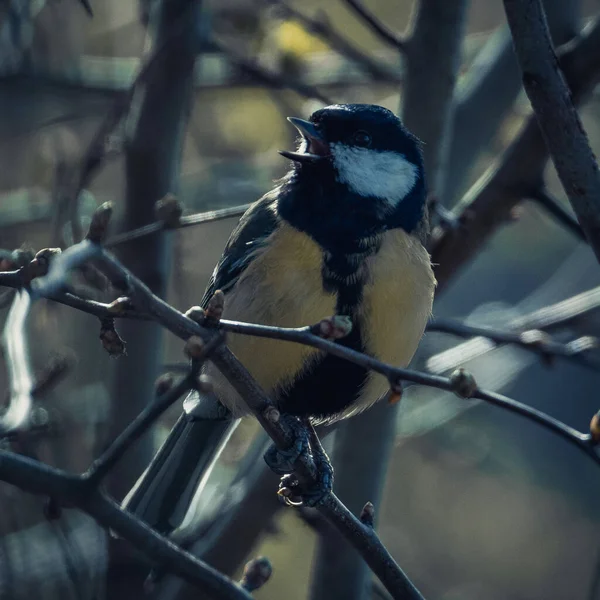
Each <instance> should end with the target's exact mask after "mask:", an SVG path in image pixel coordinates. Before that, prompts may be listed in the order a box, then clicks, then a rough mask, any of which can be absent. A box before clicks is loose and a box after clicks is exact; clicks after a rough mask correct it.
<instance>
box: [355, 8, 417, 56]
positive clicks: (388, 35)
mask: <svg viewBox="0 0 600 600" xmlns="http://www.w3.org/2000/svg"><path fill="white" fill-rule="evenodd" d="M344 1H345V3H346V4H347V5H348V7H349V8H351V9H352V10H353V11H354V13H355V14H356V15H358V16H359V17H360V19H361V20H362V21H363V22H364V23H365V24H366V25H367V26H368V27H369V28H370V29H372V30H373V31H374V32H375V33H376V34H377V36H378V37H379V38H380V39H381V40H383V41H384V42H385V43H386V44H389V45H390V46H392V48H396V50H400V52H404V50H405V49H406V44H405V41H404V40H403V39H402V38H401V37H400V36H398V35H396V34H395V33H394V32H393V31H391V30H390V29H388V28H387V27H386V26H385V25H384V24H383V23H382V22H381V21H380V20H379V19H378V18H377V17H376V16H375V15H374V14H373V13H372V12H371V11H369V10H368V9H367V8H365V6H364V5H363V4H362V2H360V1H359V0H344Z"/></svg>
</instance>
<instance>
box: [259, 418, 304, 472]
mask: <svg viewBox="0 0 600 600" xmlns="http://www.w3.org/2000/svg"><path fill="white" fill-rule="evenodd" d="M280 423H281V424H282V425H283V428H284V429H285V430H286V431H287V432H288V434H289V437H290V438H291V440H292V444H291V446H290V447H289V448H288V449H287V450H280V449H279V448H277V446H275V445H272V446H270V447H269V449H268V450H267V452H266V453H265V457H264V458H265V462H266V463H267V465H268V466H269V468H270V469H271V471H273V472H274V473H277V475H285V474H286V473H291V472H292V471H293V470H294V463H295V462H296V461H297V460H298V458H299V457H300V456H301V455H302V454H305V453H308V452H310V441H309V433H308V431H307V429H306V427H305V426H304V424H303V423H302V422H301V421H300V419H298V417H294V416H293V415H287V414H285V413H284V414H282V415H281V417H280Z"/></svg>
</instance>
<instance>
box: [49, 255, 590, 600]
mask: <svg viewBox="0 0 600 600" xmlns="http://www.w3.org/2000/svg"><path fill="white" fill-rule="evenodd" d="M55 260H56V261H60V260H62V256H60V255H59V256H58V257H56V258H55ZM96 260H97V263H98V266H99V268H100V269H101V271H102V272H103V273H104V274H105V275H106V276H107V277H108V279H109V280H110V281H111V282H112V283H113V285H115V286H116V287H117V288H118V289H120V290H121V291H122V292H123V293H124V294H126V295H127V296H128V297H129V298H131V301H132V303H133V305H134V306H135V307H136V308H138V309H140V310H142V311H144V312H145V313H146V314H148V315H151V316H152V317H153V318H154V319H155V320H156V321H157V322H158V323H160V324H161V325H163V326H164V327H166V328H167V329H169V330H170V331H171V332H172V333H174V334H175V335H177V336H179V337H181V338H182V339H185V340H187V339H188V338H190V337H191V336H199V337H200V338H202V339H203V340H204V342H205V343H210V342H211V340H213V339H214V337H215V336H217V335H219V333H218V330H215V329H206V328H204V327H202V326H200V325H199V324H198V323H196V322H194V321H192V320H191V319H190V318H188V317H187V316H185V315H183V314H182V313H180V312H179V311H177V310H176V309H174V308H173V307H172V306H170V305H169V304H167V303H166V302H164V301H163V300H161V299H160V298H158V297H157V296H156V295H154V294H152V292H150V290H149V289H148V287H147V286H145V285H144V284H143V283H142V282H141V281H140V280H139V279H137V278H136V277H134V276H133V275H132V274H131V273H130V272H129V271H128V270H127V269H125V267H123V266H122V265H121V264H120V263H119V261H117V260H116V259H115V258H114V257H112V256H111V255H110V254H109V253H107V252H106V251H105V250H103V249H101V248H100V247H99V249H98V255H97V259H96ZM335 319H336V318H335V317H334V318H333V319H326V320H325V321H322V322H320V323H318V324H317V325H316V326H314V327H304V328H299V329H286V328H277V327H266V326H261V325H252V324H245V323H238V322H234V321H220V322H219V323H220V326H219V329H221V330H224V331H231V332H234V333H239V334H244V335H254V336H258V337H269V338H274V339H281V340H287V341H291V342H295V343H301V344H305V345H309V346H312V347H315V348H318V349H320V350H323V351H325V352H328V353H330V354H333V355H336V356H340V357H341V358H344V359H346V360H349V361H351V362H353V363H355V364H358V365H360V366H363V367H365V368H367V369H371V370H374V371H376V372H378V373H380V374H382V375H384V376H385V377H387V379H388V380H389V381H390V385H391V387H392V388H394V389H397V387H398V385H399V384H400V382H401V381H412V382H414V383H417V384H421V385H428V386H432V387H436V388H439V389H443V390H446V391H451V392H453V393H456V394H457V395H459V396H460V397H463V398H477V399H480V400H484V401H486V402H488V403H491V404H495V405H497V406H499V407H501V408H504V409H505V410H509V411H511V412H515V413H517V414H519V415H521V416H523V417H525V418H527V419H529V420H532V421H534V422H537V423H538V424H541V425H542V426H544V427H546V428H547V429H550V430H552V431H553V432H555V433H556V434H558V435H559V436H561V437H563V438H564V439H566V440H567V441H569V442H570V443H571V444H573V445H575V446H576V447H577V448H579V449H580V450H581V451H582V452H584V453H585V454H587V455H588V456H590V457H591V458H592V459H593V460H594V461H595V462H596V463H597V464H600V457H599V456H598V455H597V454H596V452H595V449H594V441H593V440H597V439H599V438H600V436H598V435H597V433H596V432H594V436H595V437H594V438H592V435H590V434H584V433H581V432H579V431H577V430H575V429H573V428H571V427H569V426H567V425H565V424H563V423H561V422H560V421H557V420H556V419H553V418H552V417H550V416H548V415H546V414H544V413H542V412H540V411H537V410H535V409H533V408H530V407H528V406H526V405H524V404H521V403H519V402H517V401H515V400H512V399H510V398H507V397H505V396H502V395H500V394H494V393H491V392H487V391H484V390H480V389H479V388H478V387H477V384H476V382H475V381H474V379H473V378H472V377H471V376H470V375H468V374H466V373H465V372H463V371H461V370H459V371H457V372H455V373H454V374H453V375H452V376H451V377H449V378H447V377H440V376H434V375H428V374H426V373H421V372H419V371H413V370H409V369H401V368H397V367H393V366H391V365H386V364H385V363H382V362H380V361H378V360H376V359H374V358H372V357H370V356H367V355H364V354H361V353H360V352H356V351H354V350H351V349H349V348H346V347H343V346H340V345H338V344H336V343H333V342H330V341H328V340H326V339H323V338H322V337H319V335H316V334H315V332H324V333H326V332H327V331H329V332H331V331H332V329H335V325H336V323H337V324H338V325H339V324H340V323H339V322H337V321H335ZM211 360H212V362H213V363H214V364H215V366H216V367H217V368H218V369H219V370H220V371H221V372H222V373H223V375H224V376H225V377H227V379H228V381H230V382H231V384H232V385H233V386H234V388H235V389H236V391H237V392H238V393H239V394H240V395H241V396H242V398H244V400H245V401H246V403H247V404H248V407H249V408H250V410H251V411H252V412H253V413H254V415H255V416H256V418H257V419H258V421H259V422H260V423H261V425H262V426H263V428H264V429H265V431H266V432H267V433H268V434H269V436H270V437H271V439H273V441H274V442H275V444H276V445H277V446H278V447H279V448H281V449H286V448H287V446H288V445H289V443H290V440H289V438H288V432H287V430H286V429H285V428H284V426H283V425H282V422H281V421H282V420H281V419H279V418H278V416H279V412H278V411H277V410H276V409H275V407H274V406H273V404H272V402H271V400H270V398H269V397H268V396H267V395H266V394H265V393H264V392H263V390H262V389H261V388H260V387H259V386H258V385H257V383H256V382H255V381H254V380H253V379H252V377H251V376H250V374H249V373H248V372H247V370H246V369H245V368H244V367H243V365H241V364H240V363H239V361H238V360H237V359H236V358H235V356H233V354H232V353H231V352H230V351H229V349H228V348H227V347H226V346H222V345H221V346H219V347H218V348H216V349H215V351H214V354H213V355H212V359H211ZM295 469H296V473H297V474H298V476H299V477H300V479H301V480H302V481H303V482H308V483H311V482H312V483H314V477H315V472H314V465H313V464H312V460H311V458H310V457H309V456H307V455H305V454H303V455H302V456H301V457H300V458H299V459H298V460H297V462H296V463H295ZM319 510H320V511H321V512H322V514H324V515H325V516H326V517H327V518H328V519H329V520H330V521H331V523H332V524H334V525H335V526H336V527H337V529H338V530H339V531H340V532H341V533H342V535H344V536H345V537H346V538H347V539H348V540H349V541H350V542H351V543H352V544H353V545H354V546H355V548H356V549H357V550H358V551H359V552H360V553H361V555H362V556H363V558H364V559H365V561H366V562H367V564H369V566H370V567H371V569H372V570H373V571H374V573H375V574H376V575H377V576H378V577H379V579H380V580H381V581H382V583H383V584H384V585H385V587H386V589H387V590H388V591H389V592H390V593H391V594H392V596H393V597H394V598H404V599H405V598H413V599H418V598H421V596H420V594H419V593H418V591H417V590H416V589H415V588H414V586H413V585H412V583H411V582H410V581H409V580H408V578H407V577H406V575H405V574H404V572H403V571H402V570H401V569H400V567H399V566H398V565H397V564H396V563H395V562H394V560H393V559H392V558H391V556H390V555H389V553H388V551H387V550H386V549H385V547H384V546H383V544H382V543H381V541H380V540H379V538H378V537H377V535H376V533H375V532H374V531H373V529H372V528H371V527H370V526H368V525H365V524H364V523H362V522H361V521H359V520H358V519H357V518H356V517H354V516H353V515H352V513H350V511H348V509H347V508H346V507H345V506H344V505H343V504H342V503H341V502H340V501H339V500H338V499H337V497H336V496H335V495H334V494H330V495H328V496H327V497H326V498H325V499H324V501H323V503H322V505H321V506H320V507H319ZM115 530H116V528H115Z"/></svg>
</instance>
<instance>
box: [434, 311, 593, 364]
mask: <svg viewBox="0 0 600 600" xmlns="http://www.w3.org/2000/svg"><path fill="white" fill-rule="evenodd" d="M427 330H428V331H437V332H440V333H449V334H451V335H456V336H458V337H467V338H468V337H485V338H487V339H488V340H491V341H493V342H495V343H496V344H512V345H514V346H519V347H520V348H523V349H524V350H528V351H530V352H534V353H536V354H539V355H540V356H541V357H542V359H544V360H546V361H549V360H551V359H553V358H564V359H566V360H570V361H572V362H575V363H576V364H579V365H581V366H584V367H587V368H589V369H593V370H598V369H600V360H598V359H597V358H596V357H593V356H589V355H588V352H589V351H590V350H594V349H596V348H597V347H598V341H597V340H596V339H595V338H592V337H589V336H584V337H582V338H578V339H576V340H573V341H571V342H569V343H567V344H563V343H561V342H557V341H555V340H553V339H552V338H551V337H550V336H549V335H548V334H547V333H544V332H543V331H540V330H539V329H528V330H526V331H520V332H514V331H501V330H499V329H495V328H492V327H475V326H472V325H466V324H465V323H461V322H460V321H451V320H449V319H434V320H433V321H430V322H429V324H428V325H427Z"/></svg>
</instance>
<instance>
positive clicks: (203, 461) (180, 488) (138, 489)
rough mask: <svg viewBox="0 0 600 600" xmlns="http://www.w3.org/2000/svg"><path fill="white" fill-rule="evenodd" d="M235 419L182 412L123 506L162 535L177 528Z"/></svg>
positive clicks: (236, 422) (232, 428) (227, 436)
mask: <svg viewBox="0 0 600 600" xmlns="http://www.w3.org/2000/svg"><path fill="white" fill-rule="evenodd" d="M238 423H239V419H232V418H228V419H195V418H193V417H191V416H190V415H189V414H187V413H186V412H184V413H183V414H182V415H181V417H180V418H179V420H178V421H177V423H176V424H175V426H174V427H173V429H171V432H170V433H169V435H168V437H167V439H166V440H165V442H164V443H163V445H162V446H161V447H160V449H159V451H158V452H157V453H156V455H155V456H154V458H153V459H152V462H151V463H150V464H149V465H148V468H147V469H146V471H144V473H143V474H142V476H141V477H140V478H139V479H138V481H137V482H136V484H135V485H134V486H133V488H132V489H131V491H130V492H129V493H128V494H127V496H126V497H125V499H124V500H123V507H124V508H126V509H127V510H128V511H129V512H131V513H133V514H134V515H136V516H137V517H139V518H140V519H141V520H142V521H144V522H145V523H147V524H148V525H150V526H151V527H152V528H154V529H156V530H158V531H159V532H161V533H163V534H169V533H171V532H172V531H173V530H175V529H177V528H178V527H179V526H180V525H181V523H182V521H183V520H184V518H185V516H186V514H187V512H188V508H189V506H190V504H191V502H192V500H193V498H194V495H195V494H196V492H197V491H198V490H199V488H200V487H201V486H203V485H204V483H205V481H206V479H207V478H208V475H209V473H210V471H211V469H212V466H213V465H214V463H215V461H216V459H217V458H218V457H219V455H220V453H221V450H222V449H223V447H224V445H225V443H226V442H227V440H228V439H229V436H230V435H231V434H232V433H233V431H234V429H235V428H236V426H237V425H238Z"/></svg>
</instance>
